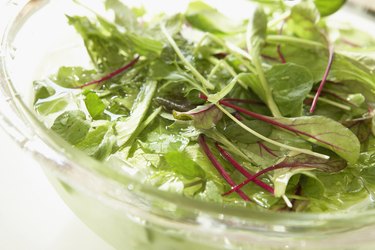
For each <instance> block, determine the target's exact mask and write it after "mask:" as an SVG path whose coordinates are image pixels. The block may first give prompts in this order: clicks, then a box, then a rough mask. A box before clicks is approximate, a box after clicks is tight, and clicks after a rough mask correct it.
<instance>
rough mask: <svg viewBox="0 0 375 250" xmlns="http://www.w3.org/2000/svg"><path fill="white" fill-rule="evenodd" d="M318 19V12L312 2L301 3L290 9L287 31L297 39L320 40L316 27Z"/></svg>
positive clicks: (320, 36)
mask: <svg viewBox="0 0 375 250" xmlns="http://www.w3.org/2000/svg"><path fill="white" fill-rule="evenodd" d="M319 19H320V15H319V11H318V9H317V8H316V7H315V5H314V4H313V3H312V2H309V1H305V2H301V3H299V4H297V5H295V6H293V7H292V9H291V14H290V18H289V19H288V26H287V30H290V31H291V32H293V34H295V35H297V36H298V37H302V38H306V39H312V40H318V39H319V40H321V39H322V35H321V33H320V30H319V28H320V27H318V25H317V23H318V21H319ZM284 32H285V31H284Z"/></svg>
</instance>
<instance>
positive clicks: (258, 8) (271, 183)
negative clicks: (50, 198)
mask: <svg viewBox="0 0 375 250" xmlns="http://www.w3.org/2000/svg"><path fill="white" fill-rule="evenodd" d="M254 2H257V4H254ZM344 2H345V1H344V0H337V1H320V0H314V1H313V0H304V1H300V2H299V3H297V4H287V3H286V2H284V1H280V0H254V1H253V2H252V3H250V2H249V5H248V7H249V16H248V17H247V18H245V19H243V20H238V19H236V20H232V19H231V18H229V17H228V16H226V15H224V14H223V13H221V12H219V11H218V10H217V9H215V8H214V7H212V6H210V5H208V4H207V3H205V2H203V1H192V2H191V3H190V4H189V5H188V7H187V9H186V11H185V12H184V13H177V14H175V15H172V16H168V15H166V14H160V15H157V16H155V17H153V18H150V17H149V16H147V15H146V13H145V11H144V10H142V9H139V8H131V7H128V6H127V5H125V4H123V3H122V2H121V1H120V0H106V1H105V8H106V9H107V11H108V12H110V13H112V15H113V19H110V18H107V17H105V16H101V15H99V14H97V13H95V12H92V13H91V14H92V15H91V16H67V21H68V23H69V24H70V25H71V26H72V27H73V28H74V29H75V30H76V31H77V32H78V33H79V35H80V36H81V37H82V39H83V44H84V47H85V48H86V51H87V53H88V55H89V58H90V59H91V63H92V64H91V65H92V67H91V68H82V67H81V66H80V65H77V66H74V67H71V66H70V67H66V66H62V67H61V68H60V69H59V70H58V71H57V72H56V73H55V74H53V75H51V76H50V77H48V78H47V79H44V80H38V81H35V82H34V96H35V100H34V108H35V111H36V113H37V114H38V116H39V118H40V119H41V120H42V121H44V122H45V124H46V126H47V127H48V128H50V129H51V130H53V131H54V132H56V133H57V134H59V135H60V136H61V137H62V138H63V139H65V140H66V141H67V142H69V143H70V144H72V145H73V146H74V147H75V148H77V149H79V150H82V151H84V152H85V153H86V154H88V155H90V156H92V157H94V158H96V159H97V160H100V161H104V162H107V163H108V164H111V165H112V166H111V167H113V168H115V169H117V170H118V174H119V175H120V174H122V172H123V171H127V170H129V171H131V173H132V174H133V175H136V177H137V178H140V179H141V180H142V181H143V182H144V183H148V184H150V185H154V186H155V188H159V189H160V190H165V191H169V192H175V193H179V194H181V195H184V196H188V197H193V198H196V199H201V200H205V201H208V202H218V203H224V204H226V205H227V206H245V207H250V208H251V207H261V208H264V209H271V210H278V211H283V210H287V211H304V212H330V211H341V210H345V209H349V208H351V207H353V206H357V207H358V206H359V205H358V204H362V207H360V208H361V209H365V208H366V207H369V206H371V205H372V202H373V197H374V191H375V177H374V176H375V146H374V145H375V111H374V107H375V98H374V97H375V95H374V94H375V74H374V70H375V66H374V65H375V59H374V56H373V54H374V53H373V52H374V51H375V39H374V38H373V37H371V36H369V35H367V34H366V33H365V32H362V31H360V30H357V29H353V28H348V27H345V28H341V27H339V26H334V27H332V26H330V22H329V17H328V18H326V16H329V15H330V14H332V13H334V12H335V11H337V10H338V9H339V8H340V7H341V6H342V5H343V4H344ZM250 13H252V14H251V15H250ZM371 52H372V53H371ZM124 166H126V167H124ZM105 167H108V165H107V164H103V168H105Z"/></svg>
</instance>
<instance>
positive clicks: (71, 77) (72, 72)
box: [52, 67, 96, 88]
mask: <svg viewBox="0 0 375 250" xmlns="http://www.w3.org/2000/svg"><path fill="white" fill-rule="evenodd" d="M95 76H96V73H95V70H86V69H84V68H82V67H61V68H60V69H59V71H58V72H57V74H56V75H55V76H53V77H52V80H53V81H54V82H55V83H56V84H58V85H60V86H61V87H64V88H77V87H79V86H82V85H83V84H85V83H88V82H90V81H92V80H94V79H95Z"/></svg>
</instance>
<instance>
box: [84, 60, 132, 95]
mask: <svg viewBox="0 0 375 250" xmlns="http://www.w3.org/2000/svg"><path fill="white" fill-rule="evenodd" d="M138 60H139V56H137V57H135V58H134V59H133V60H131V61H130V62H129V63H127V64H126V65H124V66H123V67H121V68H119V69H116V70H115V71H113V72H111V73H109V74H108V75H105V76H103V77H102V78H100V79H98V80H93V81H91V82H88V83H85V84H83V85H81V86H78V87H77V88H85V87H88V86H91V85H95V84H99V83H102V82H104V81H107V80H109V79H111V78H113V77H115V76H117V75H119V74H121V73H123V72H124V71H126V70H128V69H130V68H132V67H133V66H134V65H135V64H136V63H137V62H138Z"/></svg>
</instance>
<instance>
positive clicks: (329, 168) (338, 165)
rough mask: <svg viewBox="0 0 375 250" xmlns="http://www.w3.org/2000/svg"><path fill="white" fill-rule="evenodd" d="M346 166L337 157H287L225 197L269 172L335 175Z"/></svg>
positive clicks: (230, 191)
mask: <svg viewBox="0 0 375 250" xmlns="http://www.w3.org/2000/svg"><path fill="white" fill-rule="evenodd" d="M346 166H347V163H346V162H345V161H344V160H343V159H340V158H337V157H332V158H331V159H329V160H325V159H320V158H317V157H312V156H309V155H303V154H299V155H296V156H294V157H287V158H285V160H283V161H282V162H280V163H278V164H275V165H273V166H270V167H268V168H265V169H263V170H261V171H259V172H258V173H256V174H254V175H253V176H252V177H251V178H248V179H247V180H245V181H243V182H242V183H241V184H239V185H237V186H235V187H233V188H232V189H231V190H229V191H228V192H226V193H224V194H223V195H229V194H231V193H233V192H237V191H238V190H240V189H241V188H242V187H244V186H245V185H247V184H248V183H250V182H254V180H255V179H256V178H258V177H259V176H261V175H263V174H266V173H268V172H271V171H274V170H277V169H283V168H293V169H295V168H306V169H317V170H320V171H324V172H329V173H333V172H338V171H340V170H342V169H344V168H345V167H346Z"/></svg>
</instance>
